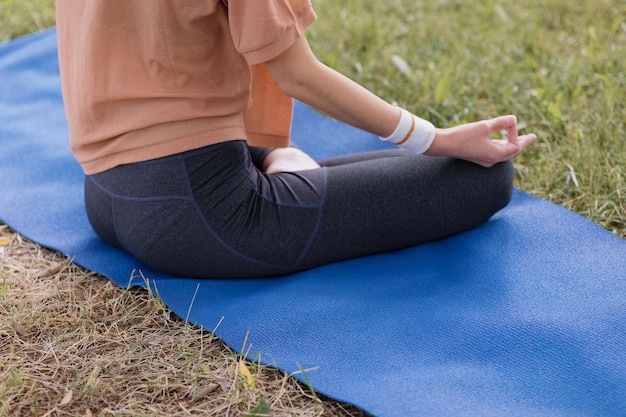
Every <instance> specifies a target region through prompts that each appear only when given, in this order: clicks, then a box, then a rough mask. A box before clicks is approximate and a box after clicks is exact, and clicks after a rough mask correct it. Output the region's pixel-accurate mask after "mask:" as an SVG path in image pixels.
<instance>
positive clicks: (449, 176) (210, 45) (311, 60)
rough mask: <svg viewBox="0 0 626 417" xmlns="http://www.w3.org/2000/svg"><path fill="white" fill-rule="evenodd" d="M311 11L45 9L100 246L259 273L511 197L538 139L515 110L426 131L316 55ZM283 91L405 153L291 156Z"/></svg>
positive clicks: (384, 247)
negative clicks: (522, 160)
mask: <svg viewBox="0 0 626 417" xmlns="http://www.w3.org/2000/svg"><path fill="white" fill-rule="evenodd" d="M315 19H316V16H315V14H314V11H313V9H312V6H311V4H310V2H309V0H264V1H247V0H186V1H184V2H175V1H170V0H116V1H114V0H107V1H101V2H75V1H71V0H57V28H58V37H59V58H60V65H61V76H62V84H63V94H64V100H65V105H66V111H67V116H68V123H69V129H70V144H71V147H72V151H73V153H74V155H75V157H76V158H77V160H78V161H79V162H80V163H81V165H82V167H83V169H84V171H85V174H86V179H85V200H86V208H87V212H88V216H89V219H90V221H91V223H92V225H93V227H94V229H95V230H96V232H97V233H98V235H99V236H100V237H101V238H102V239H103V240H104V241H106V242H107V243H109V244H111V245H113V246H115V247H118V248H120V249H123V250H125V251H127V252H129V253H131V254H133V255H134V256H135V257H137V259H139V260H141V261H142V262H144V263H145V264H147V265H149V266H151V267H153V268H155V269H157V270H160V271H162V272H165V273H169V274H173V275H180V276H194V277H207V278H252V277H263V276H272V275H278V274H286V273H291V272H295V271H299V270H303V269H307V268H312V267H316V266H319V265H323V264H326V263H329V262H334V261H338V260H342V259H347V258H352V257H357V256H363V255H368V254H373V253H379V252H383V251H390V250H394V249H398V248H402V247H406V246H409V245H415V244H418V243H421V242H425V241H429V240H433V239H438V238H442V237H445V236H449V235H452V234H454V233H458V232H461V231H464V230H468V229H470V228H473V227H476V226H477V225H479V224H481V223H483V222H485V221H486V220H487V219H488V218H489V217H491V216H492V215H493V214H494V213H495V212H496V211H498V210H499V209H501V208H502V207H504V206H505V205H506V204H507V203H508V201H509V199H510V196H511V189H512V165H511V163H510V160H511V159H512V158H514V157H515V156H516V155H518V154H519V153H520V152H521V151H522V150H523V149H524V148H526V147H527V146H528V145H529V144H530V143H531V142H532V141H533V139H534V135H525V136H521V137H518V134H517V125H516V121H515V117H514V116H503V117H497V118H494V119H490V120H485V121H482V122H478V123H472V124H467V125H463V126H458V127H455V128H452V129H435V127H434V126H433V125H432V124H430V123H429V122H427V121H425V120H423V119H420V118H418V117H416V116H414V115H412V114H410V113H408V112H407V111H406V110H402V109H399V108H396V107H394V106H392V105H390V104H388V103H387V102H385V101H384V100H382V99H380V98H379V97H377V96H375V95H374V94H372V93H370V92H369V91H367V90H366V89H364V88H363V87H361V86H360V85H358V84H356V83H355V82H353V81H351V80H349V79H347V78H346V77H344V76H342V75H340V74H339V73H337V72H335V71H334V70H332V69H330V68H328V67H326V66H325V65H323V64H322V63H320V62H319V61H318V60H317V59H316V58H315V56H314V54H313V53H312V52H311V49H310V48H309V45H308V43H307V40H306V38H305V36H304V31H305V29H306V28H307V27H308V26H310V25H311V24H312V23H313V22H314V20H315ZM292 98H296V99H298V100H300V101H302V102H304V103H307V104H309V105H311V106H313V107H315V108H317V109H319V110H321V111H322V112H324V113H326V114H328V115H330V116H332V117H334V118H335V119H337V120H339V121H341V122H344V123H348V124H350V125H352V126H355V127H357V128H360V129H363V130H365V131H368V132H371V133H373V134H376V135H378V136H380V137H381V139H383V140H387V141H389V142H391V143H394V144H397V145H398V147H399V148H404V149H398V150H393V151H380V152H372V153H367V154H361V155H352V156H346V157H341V158H335V159H332V160H328V161H322V162H320V163H318V162H316V161H314V160H312V159H311V158H310V157H309V156H308V155H306V154H305V153H304V152H302V151H300V150H298V149H297V148H293V147H290V146H289V137H290V128H291V126H290V124H291V116H292V106H293V100H292ZM503 129H506V130H507V131H508V141H505V142H503V141H493V140H491V139H490V137H489V135H490V134H491V133H493V132H496V131H500V130H503ZM326 140H333V138H332V137H328V138H326ZM422 154H424V155H422Z"/></svg>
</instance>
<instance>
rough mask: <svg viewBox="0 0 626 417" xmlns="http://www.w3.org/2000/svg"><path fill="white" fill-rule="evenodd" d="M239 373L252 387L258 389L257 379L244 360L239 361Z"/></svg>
mask: <svg viewBox="0 0 626 417" xmlns="http://www.w3.org/2000/svg"><path fill="white" fill-rule="evenodd" d="M239 373H240V374H241V375H242V376H243V377H245V378H246V383H247V384H248V386H249V387H250V388H252V389H256V381H255V380H254V376H252V373H251V372H250V370H249V369H248V366H247V365H246V363H245V362H244V361H243V360H240V361H239Z"/></svg>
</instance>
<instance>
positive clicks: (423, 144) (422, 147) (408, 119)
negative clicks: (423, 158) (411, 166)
mask: <svg viewBox="0 0 626 417" xmlns="http://www.w3.org/2000/svg"><path fill="white" fill-rule="evenodd" d="M400 111H401V116H400V121H399V122H398V126H397V127H396V130H394V132H393V133H392V134H391V135H389V136H387V137H380V139H381V140H384V141H386V142H390V143H392V144H394V145H396V146H401V147H403V148H405V149H407V150H409V151H411V152H413V153H415V154H422V153H424V152H426V151H427V150H428V149H429V148H430V147H431V145H432V143H433V141H434V139H435V134H436V129H435V126H434V125H433V124H432V123H430V122H429V121H427V120H424V119H422V118H419V117H417V116H415V115H413V114H411V113H409V112H408V111H406V110H404V109H400Z"/></svg>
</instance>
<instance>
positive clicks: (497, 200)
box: [485, 161, 513, 215]
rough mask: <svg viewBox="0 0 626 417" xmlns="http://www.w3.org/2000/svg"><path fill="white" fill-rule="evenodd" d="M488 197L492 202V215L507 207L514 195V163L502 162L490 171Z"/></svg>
mask: <svg viewBox="0 0 626 417" xmlns="http://www.w3.org/2000/svg"><path fill="white" fill-rule="evenodd" d="M487 171H488V177H489V182H488V187H486V188H487V189H488V195H487V196H485V197H486V198H487V201H489V202H490V206H491V209H492V213H491V214H492V215H493V214H494V213H496V212H497V211H499V210H501V209H503V208H504V207H506V206H507V205H508V204H509V202H510V201H511V197H512V195H513V163H512V162H511V161H506V162H501V163H499V164H496V165H494V166H493V167H491V168H489V169H488V170H487Z"/></svg>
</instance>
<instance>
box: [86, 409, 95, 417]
mask: <svg viewBox="0 0 626 417" xmlns="http://www.w3.org/2000/svg"><path fill="white" fill-rule="evenodd" d="M85 417H93V413H92V412H91V410H90V409H86V410H85Z"/></svg>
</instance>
